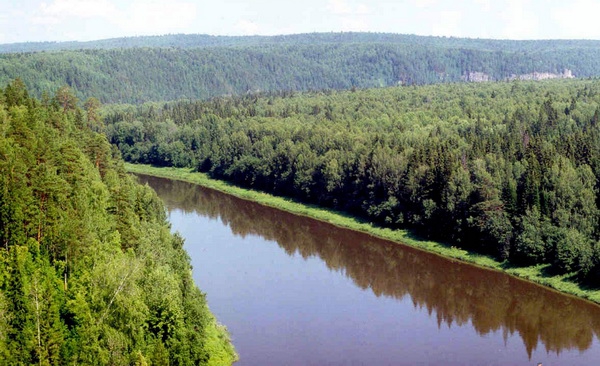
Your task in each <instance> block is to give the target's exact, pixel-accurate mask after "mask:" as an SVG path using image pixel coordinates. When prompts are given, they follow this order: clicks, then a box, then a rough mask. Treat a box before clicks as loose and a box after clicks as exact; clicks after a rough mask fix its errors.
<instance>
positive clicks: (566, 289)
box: [126, 163, 600, 304]
mask: <svg viewBox="0 0 600 366" xmlns="http://www.w3.org/2000/svg"><path fill="white" fill-rule="evenodd" d="M126 169H127V171H129V172H131V173H139V174H147V175H153V176H158V177H164V178H169V179H175V180H181V181H186V182H190V183H194V184H198V185H200V186H203V187H207V188H210V189H215V190H218V191H221V192H225V193H228V194H231V195H234V196H236V197H239V198H242V199H247V200H251V201H254V202H257V203H260V204H262V205H266V206H270V207H274V208H277V209H280V210H285V211H288V212H291V213H294V214H298V215H303V216H308V217H311V218H314V219H316V220H321V221H325V222H328V223H331V224H333V225H336V226H339V227H343V228H347V229H350V230H357V231H361V232H364V233H368V234H370V235H374V236H377V237H380V238H383V239H386V240H391V241H394V242H397V243H399V244H401V245H408V246H411V247H414V248H418V249H421V250H425V251H427V252H431V253H435V254H437V255H440V256H443V257H446V258H450V259H455V260H460V261H463V262H467V263H470V264H473V265H477V266H480V267H484V268H489V269H493V270H498V271H502V272H504V273H506V274H509V275H513V276H516V277H519V278H522V279H526V280H528V281H530V282H532V283H536V284H539V285H543V286H546V287H550V288H552V289H554V290H557V291H560V292H562V293H564V294H568V295H573V296H576V297H579V298H583V299H586V300H589V301H592V302H595V303H597V304H600V289H587V288H585V287H584V286H582V285H580V284H578V283H576V282H573V281H571V280H570V279H569V278H570V277H571V275H570V274H564V275H559V276H548V275H547V274H546V272H547V271H546V270H547V268H548V266H549V265H538V266H531V267H514V266H511V265H509V264H507V263H505V262H498V261H497V260H495V259H493V258H491V257H489V256H484V255H481V254H477V253H473V252H468V251H466V250H462V249H458V248H456V247H453V246H451V245H449V244H444V243H438V242H434V241H429V240H425V239H421V238H418V237H416V236H415V235H414V234H413V233H411V232H410V231H408V230H391V229H387V228H381V227H377V226H374V225H373V224H371V223H369V222H366V221H361V220H360V219H357V218H355V217H352V216H349V215H346V214H344V213H341V212H336V211H333V210H328V209H325V208H322V207H318V206H314V205H307V204H303V203H299V202H295V201H294V200H292V199H290V198H285V197H279V196H274V195H271V194H268V193H264V192H260V191H255V190H250V189H246V188H241V187H238V186H235V185H233V184H231V183H228V182H225V181H221V180H217V179H213V178H210V177H209V176H208V175H207V174H204V173H199V172H193V171H191V170H190V169H188V168H172V167H166V168H159V167H153V166H150V165H142V164H129V163H127V164H126Z"/></svg>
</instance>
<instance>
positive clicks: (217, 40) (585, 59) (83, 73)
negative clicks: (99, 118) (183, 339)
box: [0, 33, 600, 104]
mask: <svg viewBox="0 0 600 366" xmlns="http://www.w3.org/2000/svg"><path fill="white" fill-rule="evenodd" d="M598 45H599V43H598V42H596V41H498V40H480V39H463V38H444V37H419V36H410V35H395V34H385V33H383V34H377V33H331V34H329V33H315V34H304V35H294V36H272V37H214V36H203V35H187V36H186V35H171V36H161V37H133V38H121V39H112V40H104V41H96V42H89V43H73V44H71V43H65V44H63V43H47V44H46V43H41V44H38V43H32V44H28V43H26V44H13V45H3V46H2V45H0V50H3V52H0V84H5V83H8V82H9V81H10V80H13V79H14V78H17V77H18V78H20V79H21V80H23V82H24V83H25V85H26V86H27V87H28V90H29V91H30V93H31V94H32V95H33V96H35V97H37V98H42V97H43V95H44V93H46V94H51V93H53V91H54V90H57V89H58V88H60V87H62V86H64V85H65V84H66V85H67V86H69V87H70V88H71V89H72V90H73V92H74V93H75V95H76V96H77V97H78V98H79V99H81V100H86V99H87V98H90V97H95V98H97V99H99V100H100V101H101V102H103V103H133V104H138V103H144V102H150V101H169V100H178V99H190V100H196V99H209V98H213V97H222V96H228V95H242V94H245V93H256V92H278V91H318V90H331V89H336V90H344V89H352V88H358V89H362V88H373V87H387V86H396V85H399V84H401V85H423V84H436V83H444V82H462V81H473V80H481V79H483V80H495V81H503V80H507V79H511V78H518V77H525V76H526V75H531V74H533V73H548V74H554V75H562V74H563V72H564V71H565V70H570V71H571V72H572V75H574V76H575V77H578V78H587V77H594V76H597V75H600V47H598ZM19 47H21V48H19ZM25 51H26V52H25Z"/></svg>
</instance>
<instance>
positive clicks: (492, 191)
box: [104, 81, 600, 283]
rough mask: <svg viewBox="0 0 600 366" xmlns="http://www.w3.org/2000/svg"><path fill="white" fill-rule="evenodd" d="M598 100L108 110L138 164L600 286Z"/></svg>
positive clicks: (423, 91) (339, 96)
mask: <svg viewBox="0 0 600 366" xmlns="http://www.w3.org/2000/svg"><path fill="white" fill-rule="evenodd" d="M598 105H600V89H599V85H598V83H597V82H596V81H548V82H517V81H514V82H508V83H486V84H479V85H473V84H453V85H438V86H424V87H395V88H387V89H370V90H353V91H347V92H320V93H316V92H313V93H304V94H294V95H288V94H267V95H246V96H242V97H230V98H216V99H212V100H209V101H195V102H194V101H180V102H172V103H163V104H156V103H149V104H145V105H141V106H137V107H133V106H110V107H107V108H105V109H104V111H105V122H106V124H107V126H106V133H107V136H108V138H109V140H110V141H111V142H112V143H113V144H115V145H117V146H118V147H119V149H120V150H121V151H122V152H123V156H124V157H125V159H127V160H128V161H131V162H134V163H150V164H155V165H159V166H165V165H170V166H178V164H175V163H174V161H179V162H183V161H186V162H187V163H188V167H196V168H197V169H198V170H200V171H202V172H207V173H208V174H209V175H210V176H211V177H214V178H219V179H225V180H228V181H231V182H233V183H235V184H238V185H241V186H243V187H249V188H253V189H258V190H264V191H266V192H270V193H273V194H278V195H284V196H288V197H292V198H295V199H298V200H301V201H303V202H308V203H313V204H317V205H320V206H324V207H329V208H333V209H335V210H341V211H344V212H348V213H351V214H353V215H356V216H358V217H360V218H363V219H366V220H369V221H371V222H373V223H376V224H378V225H382V226H385V227H390V228H392V229H400V228H411V229H414V230H416V231H417V232H418V233H419V234H421V235H422V236H424V237H427V238H432V239H435V240H440V241H444V242H451V243H452V244H453V245H456V246H458V247H460V248H462V249H467V250H473V251H476V252H479V253H483V254H489V255H492V256H494V257H496V258H497V259H499V260H508V261H509V262H511V263H515V264H524V265H536V264H548V265H551V266H552V267H553V270H554V271H557V272H560V273H566V272H568V273H575V274H577V277H579V278H581V279H583V280H585V281H586V282H588V283H597V282H598V278H597V276H596V275H595V273H598V270H599V268H600V260H598V256H597V254H596V253H597V248H596V246H595V244H594V243H596V242H598V240H599V239H600V236H599V235H600V231H599V230H598V220H599V218H600V216H599V213H600V211H599V208H598V202H600V193H599V190H598V187H599V186H600V183H598V182H600V130H599V128H600V126H598V124H597V123H596V122H594V121H595V120H596V115H597V110H598ZM567 109H568V113H566V112H565V111H566V110H567ZM182 144H183V148H182V146H181V145H182ZM169 145H172V146H173V147H172V148H171V149H169V148H168V146H169ZM147 152H148V153H147ZM153 152H157V153H153Z"/></svg>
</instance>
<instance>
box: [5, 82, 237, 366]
mask: <svg viewBox="0 0 600 366" xmlns="http://www.w3.org/2000/svg"><path fill="white" fill-rule="evenodd" d="M96 102H97V101H96ZM96 102H94V101H93V100H92V101H87V102H86V103H84V105H85V109H81V108H79V107H78V105H79V103H78V101H77V99H76V97H75V95H74V94H73V93H72V92H71V90H70V89H69V88H67V87H64V88H60V89H59V90H57V91H56V92H55V93H53V95H52V96H46V98H43V99H41V100H38V99H36V98H33V97H31V96H30V93H29V92H28V90H27V88H26V87H25V85H24V83H23V82H22V81H21V80H19V79H17V80H14V81H12V82H11V83H9V84H8V85H7V86H6V87H5V88H0V182H1V183H0V241H1V243H0V263H1V265H0V289H1V291H0V359H1V360H2V364H6V365H67V364H69V365H140V366H141V365H222V364H231V363H232V362H233V361H234V360H235V359H236V357H237V356H236V354H235V351H234V350H233V346H232V345H231V343H230V341H229V336H228V334H227V331H226V330H225V328H224V327H223V326H221V325H219V324H218V323H217V322H216V320H215V318H214V316H213V315H212V313H211V312H210V311H209V309H208V306H207V304H206V299H205V296H204V294H203V293H201V292H200V290H199V289H198V288H197V287H196V285H195V284H194V281H193V279H192V276H191V266H190V261H189V257H188V256H187V253H186V252H185V251H184V249H183V247H182V246H183V240H182V238H181V237H179V236H178V235H173V234H171V232H170V226H169V224H168V222H167V219H166V214H165V210H164V207H163V205H162V203H161V201H160V200H159V199H158V197H157V196H156V193H154V191H152V190H151V189H150V188H148V187H147V186H142V185H139V184H138V183H136V182H135V180H134V179H133V178H132V177H131V176H130V175H129V174H128V173H126V171H125V169H124V165H123V161H122V159H121V158H120V153H119V152H118V151H117V150H116V149H115V148H113V147H111V145H110V144H109V142H108V141H107V139H106V137H105V136H104V135H103V134H102V133H100V132H99V131H100V130H99V122H100V121H99V117H98V114H97V106H98V104H97V103H96Z"/></svg>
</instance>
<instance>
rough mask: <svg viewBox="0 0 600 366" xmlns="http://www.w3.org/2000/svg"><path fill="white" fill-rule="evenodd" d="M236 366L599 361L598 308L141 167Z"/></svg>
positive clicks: (593, 362) (464, 265)
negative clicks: (224, 330)
mask: <svg viewBox="0 0 600 366" xmlns="http://www.w3.org/2000/svg"><path fill="white" fill-rule="evenodd" d="M140 181H142V182H144V183H146V182H147V183H148V184H149V185H150V186H151V187H153V188H154V189H155V190H156V191H157V192H158V194H159V196H160V197H161V198H162V199H163V200H164V201H165V203H166V205H167V208H168V210H169V219H170V221H171V223H172V227H173V230H175V231H178V232H180V233H181V234H182V236H183V237H184V238H185V239H186V249H187V251H188V253H189V254H190V256H191V258H192V265H193V266H194V279H195V280H196V282H197V284H198V285H199V286H200V287H201V288H202V290H203V291H205V292H206V294H207V299H208V303H209V306H210V308H211V310H212V311H213V312H214V313H215V314H216V315H217V318H218V319H219V321H220V322H221V323H223V324H225V325H226V326H227V327H228V329H229V331H230V333H231V335H232V338H233V342H234V344H235V346H236V349H237V350H238V353H239V354H240V357H241V360H240V362H239V364H240V365H536V364H537V363H538V362H543V365H544V366H550V365H598V364H600V342H598V335H599V331H600V307H598V306H596V305H593V304H590V303H588V302H585V301H580V300H578V299H575V298H573V297H569V296H564V295H561V294H559V293H556V292H554V291H550V290H547V289H545V288H542V287H540V286H536V285H532V284H529V283H527V282H524V281H521V280H518V279H515V278H513V277H510V276H507V275H504V274H502V273H499V272H495V271H489V270H483V269H480V268H477V267H473V266H469V265H466V264H462V263H459V262H456V261H451V260H447V259H444V258H441V257H439V256H436V255H432V254H429V253H424V252H421V251H418V250H415V249H412V248H408V247H404V246H402V245H399V244H396V243H391V242H388V241H384V240H380V239H377V238H374V237H371V236H369V235H365V234H361V233H357V232H353V231H349V230H344V229H340V228H337V227H335V226H332V225H329V224H326V223H322V222H318V221H315V220H311V219H308V218H305V217H298V216H295V215H292V214H289V213H286V212H282V211H278V210H274V209H271V208H267V207H264V206H261V205H258V204H255V203H252V202H248V201H243V200H240V199H237V198H235V197H232V196H229V195H225V194H222V193H219V192H215V191H212V190H207V189H203V188H200V187H197V186H194V185H191V184H188V183H183V182H177V181H171V180H167V179H161V178H153V177H147V176H140Z"/></svg>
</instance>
